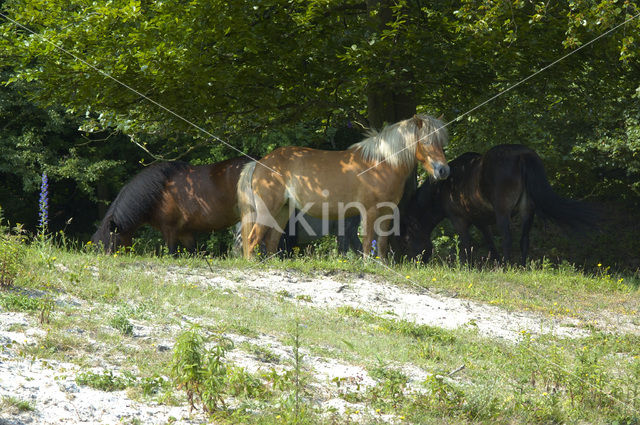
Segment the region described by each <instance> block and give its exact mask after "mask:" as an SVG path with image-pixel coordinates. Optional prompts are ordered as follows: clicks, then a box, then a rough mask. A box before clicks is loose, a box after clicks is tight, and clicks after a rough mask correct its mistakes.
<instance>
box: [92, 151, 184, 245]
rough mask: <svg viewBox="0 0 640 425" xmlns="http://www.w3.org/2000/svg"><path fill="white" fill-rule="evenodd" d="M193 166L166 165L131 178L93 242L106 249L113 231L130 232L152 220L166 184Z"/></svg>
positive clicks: (154, 167) (107, 214)
mask: <svg viewBox="0 0 640 425" xmlns="http://www.w3.org/2000/svg"><path fill="white" fill-rule="evenodd" d="M189 167H190V165H189V164H188V163H186V162H180V161H174V162H162V163H159V164H155V165H152V166H150V167H148V168H145V169H144V170H142V171H141V172H140V173H139V174H137V175H136V176H135V177H134V178H133V179H131V180H130V181H129V182H128V183H127V184H126V185H125V186H124V187H123V188H122V190H120V193H118V196H116V199H115V200H114V201H113V202H112V203H111V205H110V206H109V209H108V210H107V213H106V214H105V216H104V218H103V219H102V222H101V223H100V226H99V227H98V230H97V231H96V233H95V234H94V235H93V237H92V238H91V240H92V241H93V242H94V243H99V242H102V243H103V244H104V245H105V246H106V245H107V243H108V240H109V234H110V233H112V232H115V231H117V232H119V233H129V232H132V231H133V230H135V229H136V228H137V227H139V226H140V225H141V224H143V223H144V222H145V221H146V220H148V219H149V215H150V212H151V211H152V209H153V208H154V207H155V206H156V204H157V203H158V201H159V200H160V197H161V195H162V192H163V191H164V185H165V182H166V181H167V180H168V179H169V178H171V177H172V176H173V175H175V174H176V173H178V172H181V171H185V170H187V169H188V168H189Z"/></svg>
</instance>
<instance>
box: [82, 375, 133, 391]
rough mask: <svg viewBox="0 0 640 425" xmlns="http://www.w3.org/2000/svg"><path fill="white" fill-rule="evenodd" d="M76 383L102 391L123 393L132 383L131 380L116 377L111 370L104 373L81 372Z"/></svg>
mask: <svg viewBox="0 0 640 425" xmlns="http://www.w3.org/2000/svg"><path fill="white" fill-rule="evenodd" d="M76 382H77V383H78V385H86V386H88V387H91V388H94V389H96V390H101V391H121V390H124V389H125V388H127V387H129V386H130V385H131V383H132V381H131V378H129V377H126V376H125V377H121V376H117V375H114V374H113V371H111V370H105V371H103V372H102V373H94V372H81V373H79V374H78V375H77V376H76Z"/></svg>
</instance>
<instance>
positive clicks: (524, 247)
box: [520, 210, 535, 267]
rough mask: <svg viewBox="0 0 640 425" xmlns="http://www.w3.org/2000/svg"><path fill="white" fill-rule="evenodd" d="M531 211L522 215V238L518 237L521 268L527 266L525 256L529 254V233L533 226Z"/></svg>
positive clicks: (532, 213)
mask: <svg viewBox="0 0 640 425" xmlns="http://www.w3.org/2000/svg"><path fill="white" fill-rule="evenodd" d="M534 215H535V213H534V212H533V210H530V211H527V213H526V214H523V215H522V236H521V237H520V254H521V255H522V266H523V267H524V266H526V265H527V255H528V254H529V232H531V227H532V226H533V216H534Z"/></svg>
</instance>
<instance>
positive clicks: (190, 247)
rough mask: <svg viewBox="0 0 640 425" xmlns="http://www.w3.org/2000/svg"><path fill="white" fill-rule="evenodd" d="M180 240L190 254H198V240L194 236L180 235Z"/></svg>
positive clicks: (189, 234)
mask: <svg viewBox="0 0 640 425" xmlns="http://www.w3.org/2000/svg"><path fill="white" fill-rule="evenodd" d="M179 240H180V243H181V244H182V246H183V247H184V249H186V250H187V252H188V253H189V254H195V253H196V238H195V237H194V236H193V234H191V233H188V234H182V235H180V237H179Z"/></svg>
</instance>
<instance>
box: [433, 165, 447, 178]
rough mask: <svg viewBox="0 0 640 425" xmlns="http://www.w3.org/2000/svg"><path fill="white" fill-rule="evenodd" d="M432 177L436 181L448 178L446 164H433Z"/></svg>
mask: <svg viewBox="0 0 640 425" xmlns="http://www.w3.org/2000/svg"><path fill="white" fill-rule="evenodd" d="M433 176H434V177H435V178H436V179H438V180H444V179H446V178H447V177H449V166H448V165H446V164H440V163H434V164H433Z"/></svg>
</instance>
